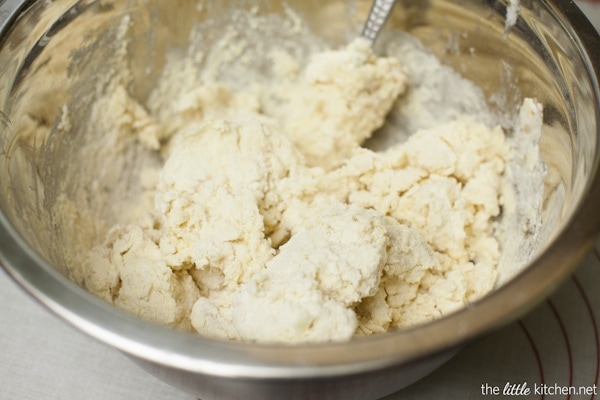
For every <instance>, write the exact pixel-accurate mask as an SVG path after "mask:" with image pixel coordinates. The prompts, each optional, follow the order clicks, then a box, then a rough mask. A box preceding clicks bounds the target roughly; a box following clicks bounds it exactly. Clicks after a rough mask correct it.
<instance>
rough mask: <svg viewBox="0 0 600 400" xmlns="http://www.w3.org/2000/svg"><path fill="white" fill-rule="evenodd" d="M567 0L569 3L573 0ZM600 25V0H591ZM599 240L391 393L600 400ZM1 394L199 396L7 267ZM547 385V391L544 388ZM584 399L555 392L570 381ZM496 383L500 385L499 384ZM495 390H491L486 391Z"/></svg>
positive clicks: (121, 398)
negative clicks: (96, 332)
mask: <svg viewBox="0 0 600 400" xmlns="http://www.w3.org/2000/svg"><path fill="white" fill-rule="evenodd" d="M565 1H566V0H565ZM582 8H583V9H584V10H585V11H586V12H588V13H589V15H590V19H591V20H592V21H593V22H598V25H597V26H600V6H599V5H594V4H592V3H586V4H583V5H582ZM599 283H600V241H599V242H598V243H597V245H596V249H595V251H593V252H592V253H590V255H589V256H588V257H587V258H586V260H585V261H584V262H583V263H582V265H581V266H580V267H579V269H578V270H577V272H576V273H575V274H574V275H573V277H572V278H570V279H569V280H567V281H566V282H565V284H564V285H563V286H562V287H561V288H560V290H559V291H558V292H557V293H556V294H555V295H553V296H552V297H551V298H550V299H549V300H547V301H546V302H544V303H543V304H542V305H541V306H540V307H538V308H537V309H536V310H535V311H533V312H532V313H530V314H528V315H527V316H526V317H524V318H522V319H521V320H519V321H517V322H515V323H513V324H511V325H510V326H508V327H506V328H504V329H502V330H500V331H498V332H496V333H494V334H492V335H491V336H489V337H486V338H485V339H483V340H481V341H479V342H477V343H474V344H471V345H469V346H468V347H467V348H465V349H464V350H463V351H462V352H460V353H459V354H458V355H457V356H456V357H454V358H453V359H452V360H450V361H449V362H448V363H447V364H445V365H444V366H443V367H441V368H440V369H438V370H437V371H435V372H433V373H432V374H431V375H429V376H428V377H426V378H425V379H423V380H421V381H419V382H417V383H416V384H414V385H412V386H411V387H409V388H407V389H405V390H402V391H401V392H398V393H396V394H394V395H391V396H389V397H387V398H386V400H413V399H414V400H417V399H419V400H429V399H431V400H434V399H435V400H438V399H464V400H469V399H480V398H482V397H496V396H494V395H493V391H494V390H498V391H500V393H501V392H502V391H503V390H504V388H505V387H506V385H507V384H509V385H510V384H522V383H523V382H526V385H527V387H528V388H529V389H530V390H531V394H530V395H529V396H520V397H521V398H536V399H540V398H550V399H562V398H564V399H567V398H571V399H592V400H593V399H594V398H598V399H600V394H599V395H598V396H595V395H594V394H593V391H594V390H595V387H594V385H600V381H599V369H600V367H599V365H600V341H599V333H598V332H599V331H600V325H599V321H600V291H599V290H598V287H599ZM0 304H2V307H0V321H1V323H0V327H1V328H0V400H41V399H44V400H58V399H60V400H63V399H66V400H70V399H86V400H104V399H111V400H130V399H144V400H164V399H170V400H179V399H181V400H194V396H190V395H189V394H185V393H182V392H180V391H178V390H177V389H174V388H171V387H170V386H168V385H166V384H164V383H162V382H161V381H159V380H158V379H156V378H154V377H153V376H151V375H149V374H148V373H146V372H145V371H143V370H142V369H140V368H139V367H138V366H137V365H135V364H134V363H133V362H131V361H130V360H129V359H128V358H127V357H125V356H124V355H123V354H121V353H119V352H118V351H116V350H114V349H112V348H109V347H108V346H105V345H104V344H102V343H99V342H97V341H95V340H94V339H91V338H89V337H87V336H85V335H83V334H82V333H79V332H78V331H76V330H75V329H74V328H72V327H71V326H69V325H67V324H66V323H64V322H62V321H61V320H59V319H58V318H56V317H55V316H54V315H52V314H50V313H49V312H48V311H47V310H46V309H44V308H43V307H42V306H40V305H39V304H37V303H36V302H35V301H34V300H32V299H31V298H30V297H29V296H28V295H26V294H25V293H24V292H23V291H21V289H20V288H18V287H17V286H16V285H15V284H14V283H13V282H12V281H11V280H10V279H9V278H8V276H7V275H6V274H5V273H4V272H3V271H2V272H0ZM542 385H547V391H546V395H545V396H543V395H540V394H535V393H534V390H535V389H536V388H538V389H539V388H540V387H542ZM570 386H574V387H577V388H579V387H582V388H584V390H585V388H587V389H588V390H589V392H588V393H587V394H586V395H583V396H571V397H569V396H568V395H561V396H552V395H550V394H551V392H553V391H556V390H557V389H561V388H565V387H570ZM496 388H497V389H496ZM483 391H487V394H488V395H487V396H483Z"/></svg>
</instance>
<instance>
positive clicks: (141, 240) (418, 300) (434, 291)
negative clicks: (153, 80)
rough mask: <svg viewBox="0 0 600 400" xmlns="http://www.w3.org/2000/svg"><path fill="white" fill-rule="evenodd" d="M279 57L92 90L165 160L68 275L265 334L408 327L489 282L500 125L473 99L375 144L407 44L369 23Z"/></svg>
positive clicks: (132, 304)
mask: <svg viewBox="0 0 600 400" xmlns="http://www.w3.org/2000/svg"><path fill="white" fill-rule="evenodd" d="M272 59H273V64H274V70H275V71H276V72H277V71H279V74H277V73H276V74H275V75H276V78H277V79H275V80H274V81H273V82H272V83H271V84H269V85H266V86H265V87H261V88H256V87H248V88H246V89H244V90H234V89H233V88H231V87H229V86H227V85H226V84H223V83H222V82H220V81H219V80H218V79H216V78H214V77H213V78H211V79H208V78H206V79H204V80H203V81H202V82H201V84H199V85H198V86H197V87H195V88H194V89H192V90H187V91H185V92H183V93H182V94H181V95H180V96H179V97H178V98H177V99H176V100H175V101H173V102H172V106H171V108H170V109H166V108H163V109H161V110H160V112H158V111H157V112H152V110H150V111H149V114H148V113H147V112H146V110H145V108H144V107H141V106H140V105H139V104H137V103H136V102H135V101H134V100H133V99H132V98H131V97H130V96H128V95H127V92H126V90H125V88H124V87H122V86H118V87H117V88H116V89H115V90H113V91H111V93H112V95H111V96H110V97H108V98H105V99H101V100H100V101H99V102H98V103H97V104H98V105H99V106H100V105H101V106H102V107H104V109H106V108H107V107H109V108H110V109H119V110H116V111H114V114H115V115H126V116H127V117H128V118H127V121H126V122H127V124H128V125H130V128H128V129H130V130H131V129H132V128H131V127H133V128H135V131H136V132H138V135H139V137H138V139H137V140H138V141H139V142H140V143H141V144H142V145H145V146H147V147H148V148H150V149H158V148H160V151H161V153H162V155H163V157H164V158H165V162H164V165H163V167H162V169H161V170H160V171H149V172H148V171H146V175H145V179H146V180H147V181H148V182H150V183H147V184H146V186H148V196H147V198H146V201H144V202H142V204H141V205H140V210H139V212H138V213H137V214H136V217H135V218H134V221H133V222H132V223H130V224H124V225H117V226H114V227H113V228H112V229H111V230H110V232H109V234H108V235H107V238H106V240H105V243H104V244H103V245H101V246H97V247H95V248H94V249H93V250H92V251H91V252H90V253H89V254H88V257H87V259H86V263H85V265H84V267H83V268H74V269H73V270H72V273H73V276H74V278H75V279H76V280H77V281H78V282H80V283H81V284H82V285H84V286H85V287H87V288H88V289H89V290H90V291H92V292H93V293H96V294H98V295H99V296H101V297H102V298H104V299H105V300H107V301H108V302H111V303H113V304H115V305H117V306H118V307H121V308H123V309H125V310H127V311H130V312H132V313H135V314H137V315H139V316H141V317H143V318H146V319H149V320H152V321H156V322H158V323H161V324H165V325H170V326H175V327H179V328H182V329H186V330H190V331H196V332H198V333H199V334H202V335H206V336H210V337H218V338H224V339H231V340H253V341H260V342H269V343H274V342H275V343H279V342H283V343H301V342H324V341H344V340H349V339H350V338H352V337H353V336H355V335H368V334H373V333H379V332H386V331H388V330H390V329H394V328H398V327H407V326H413V325H416V324H421V323H424V322H427V321H430V320H432V319H434V318H438V317H440V316H441V315H444V314H446V313H450V312H453V311H455V310H457V309H459V308H461V307H464V306H465V305H467V304H469V303H470V302H473V301H475V300H477V299H478V298H480V297H481V296H483V295H484V294H485V293H487V292H489V291H490V290H492V289H493V287H494V285H495V283H496V279H497V264H498V260H499V257H500V244H499V242H498V239H497V237H496V229H495V225H494V221H495V219H496V218H497V217H499V216H500V214H501V208H502V206H503V204H502V201H503V190H504V191H505V190H507V185H506V181H505V179H506V178H505V174H504V172H505V170H506V165H507V163H508V162H509V160H510V159H511V157H512V153H513V152H512V148H511V146H510V145H509V144H508V142H507V139H506V137H505V134H504V132H503V131H502V129H501V128H499V127H496V128H490V127H488V125H486V124H484V123H482V122H479V121H478V120H477V119H476V118H473V117H469V116H464V115H462V116H459V117H457V118H453V120H452V121H449V122H445V123H441V124H436V125H435V126H433V127H428V128H424V129H420V130H419V131H418V132H416V133H414V134H413V135H411V136H410V137H409V138H408V140H407V141H406V142H404V143H400V144H395V145H393V146H391V147H389V148H388V149H387V150H385V151H378V152H376V151H373V150H369V149H367V148H363V147H361V144H362V143H363V142H364V141H365V140H366V139H368V138H369V137H370V136H371V135H372V134H373V132H374V131H375V130H377V129H378V128H379V127H380V126H381V125H382V124H383V121H384V118H385V116H386V115H387V114H388V112H389V111H390V110H391V109H392V108H393V107H394V106H395V104H396V100H397V98H398V97H399V96H402V95H403V93H404V92H405V91H406V89H407V85H408V84H409V82H408V81H407V72H406V70H405V69H404V68H403V67H402V66H401V64H400V61H399V60H398V59H396V58H393V57H376V56H375V55H374V54H373V52H372V50H371V48H370V47H369V45H368V43H367V42H365V41H362V40H360V39H358V40H356V41H355V42H353V43H351V44H350V45H349V46H347V47H346V48H344V49H341V50H336V51H326V52H321V53H318V54H316V55H315V56H314V57H313V58H312V59H311V60H310V62H309V63H308V65H307V66H305V67H304V68H300V67H299V66H297V65H295V64H294V59H293V57H291V56H289V55H288V54H286V53H282V54H272ZM167 81H168V79H167ZM167 83H168V82H167ZM167 83H165V82H163V83H162V85H163V86H164V87H168V84H167ZM157 90H158V93H155V94H154V97H153V98H154V99H159V98H160V97H161V93H163V94H164V92H160V90H161V89H160V87H159V89H157ZM415 93H416V92H415ZM532 104H534V103H533V102H528V103H526V107H527V106H529V107H532ZM150 108H152V106H151V107H150ZM97 114H98V116H97V118H98V119H100V118H101V116H100V113H97ZM93 115H96V114H93ZM532 119H534V120H536V121H541V113H539V112H536V113H532ZM92 122H93V121H92ZM121 125H122V124H121ZM111 129H112V130H116V131H115V132H111V133H110V134H114V135H116V136H115V137H118V135H119V132H117V131H118V130H119V129H122V127H119V126H116V127H114V128H111ZM532 151H534V152H535V149H533V150H532ZM504 195H506V193H504Z"/></svg>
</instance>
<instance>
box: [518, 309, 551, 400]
mask: <svg viewBox="0 0 600 400" xmlns="http://www.w3.org/2000/svg"><path fill="white" fill-rule="evenodd" d="M518 324H519V327H521V330H522V331H523V333H524V334H525V337H526V338H527V341H528V342H529V345H530V346H531V349H532V350H533V355H534V356H535V361H536V362H537V366H538V370H539V372H540V383H541V384H542V385H543V384H544V383H545V382H544V366H543V365H542V358H541V357H540V352H539V350H538V348H537V346H536V345H535V341H534V340H533V337H532V336H531V333H530V332H529V330H528V329H527V327H526V326H525V323H524V322H523V320H519V321H518ZM544 399H545V395H544V394H543V393H542V394H541V395H540V400H544Z"/></svg>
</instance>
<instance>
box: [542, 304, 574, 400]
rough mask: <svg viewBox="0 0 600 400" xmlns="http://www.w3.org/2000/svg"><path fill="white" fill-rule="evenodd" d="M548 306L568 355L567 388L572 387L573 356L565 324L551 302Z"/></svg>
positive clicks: (569, 395)
mask: <svg viewBox="0 0 600 400" xmlns="http://www.w3.org/2000/svg"><path fill="white" fill-rule="evenodd" d="M547 303H548V306H549V307H550V309H551V310H552V313H553V314H554V317H555V318H556V320H557V321H558V326H559V327H560V332H561V333H562V336H563V339H564V340H565V346H566V347H567V354H568V355H569V386H573V354H572V352H571V343H570V342H569V336H568V335H567V329H566V328H565V324H564V322H563V320H562V318H561V317H560V314H559V313H558V310H557V309H556V307H555V306H554V303H552V301H551V300H548V301H547ZM570 398H571V393H569V394H568V396H567V400H569V399H570Z"/></svg>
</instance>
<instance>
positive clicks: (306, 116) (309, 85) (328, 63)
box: [277, 39, 407, 169]
mask: <svg viewBox="0 0 600 400" xmlns="http://www.w3.org/2000/svg"><path fill="white" fill-rule="evenodd" d="M406 83H407V77H406V73H405V71H404V70H403V68H402V67H401V65H400V62H399V61H398V60H397V59H396V58H391V57H390V58H384V57H376V56H375V54H373V51H372V49H371V44H370V43H369V42H368V41H367V40H365V39H356V40H355V41H353V42H352V43H351V44H350V45H348V46H347V47H345V48H344V49H341V50H337V51H327V52H322V53H318V54H316V55H314V56H313V57H312V59H311V60H310V62H309V64H308V66H307V67H306V69H305V70H304V71H303V73H302V74H301V75H300V78H299V79H298V80H296V81H294V82H293V84H292V85H290V86H289V87H287V86H283V88H282V90H280V92H279V93H280V96H281V97H282V100H283V107H281V109H280V110H278V115H277V116H278V117H279V119H280V120H281V121H283V128H284V130H285V132H286V133H287V135H288V136H289V137H290V138H291V139H292V141H293V142H294V144H295V145H296V146H297V147H298V149H299V150H300V152H301V153H302V154H304V156H305V158H306V162H307V164H308V165H309V166H317V167H322V168H324V169H332V168H334V167H337V166H339V165H340V164H341V163H342V162H343V161H344V160H345V159H346V158H348V156H350V154H351V153H352V151H353V150H354V149H355V148H356V147H358V146H359V145H360V144H361V143H362V142H364V141H365V139H367V138H369V137H370V136H371V134H372V133H373V132H374V131H375V130H376V129H377V128H379V127H380V126H381V125H383V122H384V119H385V116H386V115H387V113H388V111H389V110H390V109H391V107H392V105H393V104H394V102H395V101H396V99H397V98H398V95H400V94H401V93H403V92H404V90H405V89H406Z"/></svg>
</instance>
